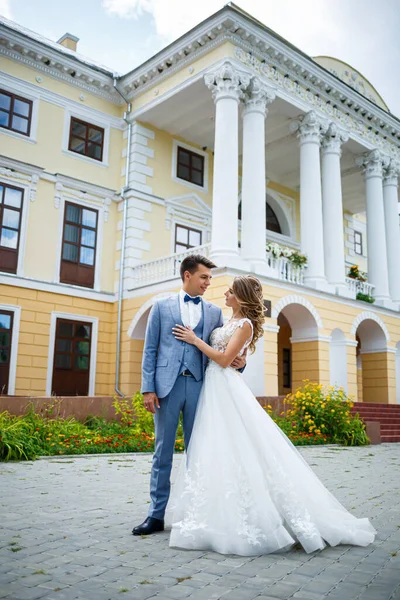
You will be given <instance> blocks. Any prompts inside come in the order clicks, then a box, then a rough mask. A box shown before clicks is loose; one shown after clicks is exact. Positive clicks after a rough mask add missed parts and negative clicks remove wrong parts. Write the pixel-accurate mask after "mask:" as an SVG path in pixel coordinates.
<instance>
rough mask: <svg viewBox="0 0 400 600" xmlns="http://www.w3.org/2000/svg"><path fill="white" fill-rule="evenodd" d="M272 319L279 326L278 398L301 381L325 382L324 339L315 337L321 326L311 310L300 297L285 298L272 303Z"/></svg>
mask: <svg viewBox="0 0 400 600" xmlns="http://www.w3.org/2000/svg"><path fill="white" fill-rule="evenodd" d="M272 316H274V317H275V318H277V323H278V326H279V332H278V393H279V395H285V394H287V393H289V392H291V391H294V390H295V389H296V388H297V387H299V386H301V385H302V381H303V380H304V379H310V380H312V381H318V382H321V383H328V382H327V381H325V380H326V377H327V373H328V372H329V364H327V360H326V357H325V354H326V349H325V347H324V346H325V345H327V340H322V339H321V338H320V336H319V330H320V329H322V328H323V325H322V321H321V318H320V316H319V314H318V312H317V310H316V309H315V307H314V306H313V305H312V304H311V303H310V302H309V301H308V300H306V299H305V298H302V297H301V296H289V297H285V298H282V299H281V300H280V301H279V302H278V303H277V304H276V306H275V307H274V310H273V314H272Z"/></svg>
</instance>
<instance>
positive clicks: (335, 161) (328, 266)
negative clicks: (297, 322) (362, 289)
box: [322, 123, 350, 296]
mask: <svg viewBox="0 0 400 600" xmlns="http://www.w3.org/2000/svg"><path fill="white" fill-rule="evenodd" d="M347 140H348V136H347V135H346V134H345V133H344V132H343V131H340V130H339V129H338V127H337V126H336V125H335V124H334V123H331V124H330V125H329V127H328V130H327V132H326V134H325V135H324V137H323V139H322V216H323V233H324V263H325V275H326V278H327V280H328V282H329V283H330V284H332V285H333V286H334V287H335V290H336V293H337V294H341V295H343V296H349V295H350V292H349V290H348V288H347V286H346V271H345V264H344V263H345V258H344V235H343V200H342V179H341V173H340V156H341V145H342V144H343V143H345V142H347Z"/></svg>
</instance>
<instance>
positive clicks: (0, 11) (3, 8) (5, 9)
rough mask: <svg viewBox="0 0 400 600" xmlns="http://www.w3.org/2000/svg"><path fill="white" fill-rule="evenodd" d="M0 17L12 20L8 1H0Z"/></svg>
mask: <svg viewBox="0 0 400 600" xmlns="http://www.w3.org/2000/svg"><path fill="white" fill-rule="evenodd" d="M0 15H1V16H2V17H5V18H6V19H12V18H13V17H12V13H11V7H10V2H9V0H0Z"/></svg>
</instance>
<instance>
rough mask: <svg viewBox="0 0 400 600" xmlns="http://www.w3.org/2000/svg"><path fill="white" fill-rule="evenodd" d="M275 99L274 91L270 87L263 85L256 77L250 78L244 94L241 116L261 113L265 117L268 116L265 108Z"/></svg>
mask: <svg viewBox="0 0 400 600" xmlns="http://www.w3.org/2000/svg"><path fill="white" fill-rule="evenodd" d="M275 98H276V94H275V91H274V90H273V89H272V88H271V87H268V86H267V85H265V84H263V83H262V82H261V81H260V79H259V78H258V77H252V79H251V81H250V85H249V87H248V88H247V90H246V92H245V94H244V109H243V115H245V114H246V113H249V112H261V113H262V114H263V115H264V117H266V116H267V114H268V108H267V106H268V105H269V104H271V102H273V101H274V100H275Z"/></svg>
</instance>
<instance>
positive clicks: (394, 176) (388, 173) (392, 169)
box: [383, 158, 400, 187]
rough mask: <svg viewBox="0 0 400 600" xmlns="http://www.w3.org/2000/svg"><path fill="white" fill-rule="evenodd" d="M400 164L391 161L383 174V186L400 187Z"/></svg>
mask: <svg viewBox="0 0 400 600" xmlns="http://www.w3.org/2000/svg"><path fill="white" fill-rule="evenodd" d="M399 175H400V162H398V161H397V160H394V159H393V158H391V159H390V161H389V163H388V165H387V166H386V168H385V169H384V172H383V185H394V186H396V187H397V186H398V185H399Z"/></svg>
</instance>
